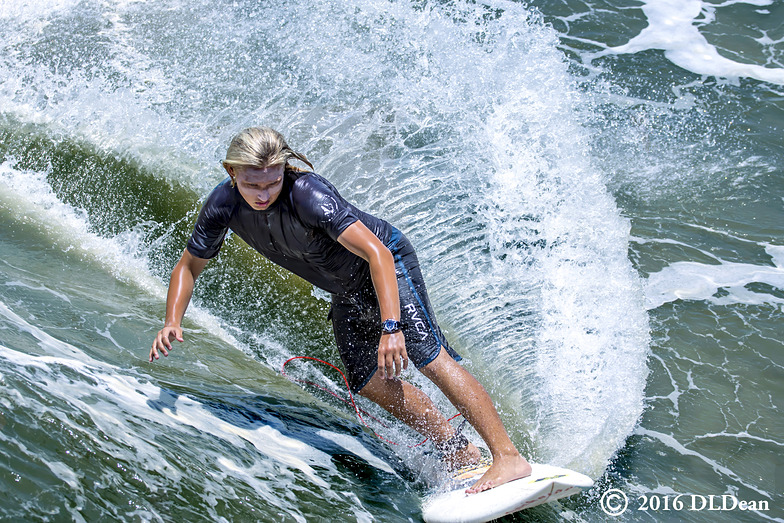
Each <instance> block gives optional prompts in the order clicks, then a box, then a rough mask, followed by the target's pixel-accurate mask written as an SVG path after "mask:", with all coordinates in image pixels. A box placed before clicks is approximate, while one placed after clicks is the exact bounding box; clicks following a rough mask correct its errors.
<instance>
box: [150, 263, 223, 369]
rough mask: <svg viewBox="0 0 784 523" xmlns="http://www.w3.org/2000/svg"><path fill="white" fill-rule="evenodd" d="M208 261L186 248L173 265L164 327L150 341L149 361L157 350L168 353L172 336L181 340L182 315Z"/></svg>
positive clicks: (155, 357) (155, 354)
mask: <svg viewBox="0 0 784 523" xmlns="http://www.w3.org/2000/svg"><path fill="white" fill-rule="evenodd" d="M208 261H209V260H206V259H204V258H197V257H196V256H194V255H192V254H191V253H190V252H188V249H185V251H183V253H182V257H181V258H180V261H178V262H177V265H175V266H174V269H173V270H172V274H171V279H170V280H169V292H168V294H167V296H166V321H165V324H164V327H163V328H162V329H161V330H159V331H158V335H157V336H156V337H155V341H154V342H153V343H152V349H151V350H150V361H151V362H152V361H154V360H157V359H158V358H159V357H160V356H159V355H158V352H159V351H160V352H161V353H162V354H163V355H164V356H168V355H169V351H170V350H171V348H172V345H171V340H172V338H174V339H176V340H177V341H183V338H182V327H180V324H181V323H182V318H183V316H185V309H187V308H188V304H189V303H190V301H191V296H192V295H193V286H194V284H195V282H196V278H198V277H199V274H201V271H202V270H203V269H204V267H205V266H206V265H207V262H208Z"/></svg>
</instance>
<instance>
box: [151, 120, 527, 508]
mask: <svg viewBox="0 0 784 523" xmlns="http://www.w3.org/2000/svg"><path fill="white" fill-rule="evenodd" d="M292 159H296V160H299V161H301V162H303V163H305V164H306V165H307V166H308V167H310V169H311V170H312V169H313V166H312V165H311V163H310V162H309V161H308V160H307V158H305V156H303V155H302V154H299V153H297V152H295V151H293V150H292V149H291V148H290V147H289V146H288V145H287V144H286V142H285V140H284V138H283V136H282V135H281V134H280V133H278V132H277V131H274V130H272V129H269V128H256V127H254V128H249V129H246V130H244V131H242V132H241V133H239V134H238V135H237V136H236V137H235V138H234V139H233V140H232V142H231V144H230V146H229V149H228V151H227V153H226V159H225V160H224V161H223V166H224V168H225V169H226V171H227V172H228V174H229V178H228V179H226V180H225V181H223V182H222V183H221V184H219V185H218V186H217V187H216V188H215V189H214V190H213V191H212V193H210V195H209V197H208V198H207V201H206V202H205V204H204V206H203V207H202V209H201V212H200V214H199V217H198V219H197V221H196V226H195V228H194V232H193V234H192V236H191V238H190V240H189V241H188V244H187V247H186V249H185V250H184V252H183V253H182V257H181V258H180V260H179V262H178V263H177V265H176V266H175V267H174V270H173V271H172V275H171V280H170V283H169V291H168V296H167V301H166V320H165V326H164V327H163V329H161V330H160V331H159V332H158V335H157V336H156V338H155V341H154V342H153V344H152V349H151V350H150V361H151V362H152V361H154V360H156V359H158V358H159V353H161V354H163V355H164V356H168V351H169V350H171V348H172V344H171V341H172V340H173V339H176V340H177V341H183V331H182V327H181V326H180V325H181V322H182V318H183V316H184V315H185V310H186V308H187V306H188V303H189V302H190V299H191V295H192V293H193V288H194V282H195V281H196V278H197V277H198V276H199V274H200V273H201V271H202V270H203V269H204V267H205V266H206V265H207V262H208V261H209V259H210V258H213V257H214V256H215V255H216V254H217V253H218V251H219V250H220V248H221V246H222V244H223V240H224V238H225V236H226V233H227V231H228V229H231V230H232V231H234V232H235V233H236V234H237V235H239V236H240V237H241V238H242V239H243V240H245V241H246V242H247V243H248V244H249V245H250V246H251V247H253V248H255V249H256V250H257V251H259V252H260V253H261V254H263V255H264V256H266V257H267V258H269V259H270V260H271V261H273V262H274V263H277V264H279V265H280V266H282V267H284V268H286V269H288V270H290V271H291V272H293V273H295V274H297V275H299V276H301V277H302V278H304V279H305V280H307V281H309V282H310V283H312V284H313V285H316V286H317V287H320V288H322V289H324V290H326V291H328V292H330V293H331V294H332V308H331V310H330V317H331V319H332V324H333V330H334V334H335V339H336V341H337V345H338V349H339V352H340V356H341V359H342V360H343V364H344V367H345V370H346V374H347V376H348V380H349V384H350V387H351V389H352V392H354V393H359V394H360V395H361V396H364V397H366V398H368V399H370V400H372V401H374V402H376V403H377V404H379V405H380V406H381V407H383V408H384V409H386V410H387V411H389V412H390V413H391V414H393V415H394V416H395V417H397V418H398V419H400V420H402V421H403V422H405V423H407V424H408V425H409V426H411V427H412V428H414V429H415V430H417V431H418V432H420V433H421V434H423V435H424V436H426V437H428V438H430V439H431V440H432V441H433V442H434V444H435V445H436V446H437V448H439V449H440V450H441V451H442V453H443V454H444V456H445V459H446V460H447V462H448V464H449V465H450V466H452V467H461V466H465V465H470V464H473V463H476V462H478V461H479V459H480V454H479V450H478V449H477V448H476V447H475V446H474V445H473V444H471V443H469V442H468V440H467V439H466V437H465V436H463V435H462V434H459V432H457V431H455V429H454V427H452V425H450V424H449V423H448V421H447V420H446V418H445V417H444V416H443V415H442V414H441V413H440V412H439V411H438V409H437V408H436V406H435V405H434V404H433V402H432V401H431V400H430V398H429V397H428V396H427V395H426V394H424V393H423V392H422V391H421V390H420V389H419V388H417V387H415V386H413V385H411V384H410V383H407V382H405V381H402V380H400V379H398V376H399V375H400V373H401V371H402V370H403V369H406V368H407V367H408V362H409V358H410V359H411V361H412V362H413V363H414V365H415V366H416V367H417V368H418V369H419V370H420V371H421V372H422V373H423V374H424V375H425V376H427V377H428V378H429V379H430V380H432V381H433V383H435V384H436V385H437V386H438V387H439V389H441V391H442V392H443V393H444V395H445V396H446V397H447V398H448V399H449V401H451V402H452V404H453V405H454V406H455V408H457V409H458V411H459V412H461V413H462V414H463V416H464V417H465V419H466V420H468V422H469V423H471V425H472V426H473V427H474V428H475V429H476V430H477V432H478V433H479V435H480V436H481V437H482V438H483V439H484V441H485V442H486V443H487V446H488V447H489V449H490V452H491V454H492V457H493V463H492V466H491V467H490V468H489V469H488V470H487V472H486V473H485V474H484V475H483V476H482V477H481V478H480V479H479V480H478V481H477V482H476V483H475V484H474V485H472V486H471V487H470V488H469V489H468V490H467V491H466V492H468V493H475V492H480V491H483V490H487V489H489V488H492V487H495V486H498V485H501V484H503V483H506V482H508V481H511V480H513V479H517V478H521V477H524V476H527V475H529V474H530V473H531V467H530V465H529V464H528V462H527V461H526V460H525V459H524V458H523V457H522V456H521V455H520V454H519V453H518V451H517V449H516V448H515V447H514V445H513V444H512V442H511V440H510V439H509V436H508V435H507V433H506V430H505V429H504V426H503V424H502V422H501V419H500V417H499V416H498V413H497V411H496V409H495V407H494V405H493V403H492V400H491V399H490V396H489V395H488V394H487V392H486V391H485V389H484V388H483V387H482V385H481V384H479V382H478V381H477V380H476V379H475V378H474V377H473V376H472V375H471V374H470V373H469V372H468V371H467V370H465V369H464V368H463V367H462V366H461V365H459V364H458V363H457V361H459V360H460V356H459V355H458V354H457V353H456V352H455V351H454V350H453V349H452V348H451V347H450V346H449V344H448V343H447V342H446V340H445V339H444V337H443V334H442V333H441V330H440V329H439V327H438V325H437V323H436V320H435V316H434V315H433V311H432V308H431V306H430V303H429V300H428V297H427V292H426V290H425V284H424V281H423V280H422V275H421V273H420V270H419V263H418V261H417V258H416V254H415V252H414V249H413V247H412V246H411V244H410V243H409V241H408V240H407V239H406V237H405V236H403V234H401V232H400V231H398V230H397V229H395V228H394V227H393V226H392V225H390V224H389V223H387V222H386V221H384V220H381V219H379V218H376V217H374V216H372V215H370V214H367V213H365V212H362V211H360V210H359V209H357V208H356V207H354V206H353V205H352V204H350V203H348V202H347V201H346V200H344V199H343V198H342V197H341V196H340V194H338V191H337V190H336V189H335V187H333V186H332V185H331V184H330V183H329V182H328V181H327V180H326V179H324V178H322V177H321V176H319V175H317V174H315V173H313V172H309V171H304V170H302V169H299V168H297V167H294V166H291V165H289V161H290V160H292Z"/></svg>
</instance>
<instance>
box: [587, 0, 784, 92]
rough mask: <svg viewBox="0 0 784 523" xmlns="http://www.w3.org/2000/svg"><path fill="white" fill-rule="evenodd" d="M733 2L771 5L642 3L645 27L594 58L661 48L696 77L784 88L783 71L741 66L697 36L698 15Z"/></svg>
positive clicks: (679, 0)
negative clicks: (742, 79)
mask: <svg viewBox="0 0 784 523" xmlns="http://www.w3.org/2000/svg"><path fill="white" fill-rule="evenodd" d="M736 3H745V4H750V5H756V6H766V5H771V4H772V3H773V2H772V0H744V1H741V0H738V1H731V2H725V3H723V4H720V5H718V6H714V5H711V4H708V3H706V2H703V1H701V0H644V2H643V6H642V10H643V12H644V13H645V16H646V18H647V20H648V26H647V27H646V28H645V29H643V30H642V31H641V32H640V34H638V35H637V36H635V37H634V38H632V39H631V40H629V42H627V43H626V44H624V45H620V46H617V47H610V48H608V49H606V50H604V51H601V52H599V53H597V54H595V55H593V58H596V57H599V56H603V55H607V54H633V53H638V52H641V51H645V50H648V49H661V50H663V51H664V55H665V56H666V57H667V59H669V60H670V61H671V62H672V63H674V64H675V65H677V66H679V67H682V68H684V69H686V70H688V71H691V72H693V73H696V74H701V75H705V76H716V77H719V78H740V77H748V78H755V79H757V80H762V81H764V82H770V83H774V84H780V85H784V69H782V68H772V67H763V66H761V65H755V64H744V63H740V62H736V61H734V60H731V59H729V58H726V57H724V56H722V55H721V54H719V52H718V51H717V50H716V47H714V46H713V45H711V44H710V43H708V41H707V40H706V39H705V37H704V36H703V35H702V33H700V30H699V27H698V20H697V19H698V17H699V16H700V15H701V14H703V15H706V16H708V17H709V18H710V13H711V12H712V11H711V10H712V9H715V8H717V7H723V6H726V5H732V4H736Z"/></svg>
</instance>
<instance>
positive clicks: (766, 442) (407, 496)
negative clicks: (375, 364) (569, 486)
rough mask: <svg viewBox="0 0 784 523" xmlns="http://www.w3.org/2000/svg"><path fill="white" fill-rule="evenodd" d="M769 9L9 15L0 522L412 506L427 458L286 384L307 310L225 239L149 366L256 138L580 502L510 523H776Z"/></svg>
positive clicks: (778, 384) (2, 95) (66, 10)
mask: <svg viewBox="0 0 784 523" xmlns="http://www.w3.org/2000/svg"><path fill="white" fill-rule="evenodd" d="M695 6H696V10H695V11H694V13H695V14H694V17H693V19H690V18H687V19H686V22H687V24H686V25H685V26H684V25H677V24H682V23H683V20H682V19H683V17H684V16H685V15H686V14H688V13H690V12H691V11H690V9H692V8H695ZM782 9H784V5H782V4H781V3H780V2H770V3H766V2H765V1H757V2H753V3H751V2H736V3H727V4H726V5H725V4H722V3H719V2H707V1H706V2H691V1H687V2H683V3H681V4H679V5H677V6H676V5H675V4H673V5H670V4H669V3H667V2H664V1H658V2H654V1H649V2H637V1H636V2H605V1H599V0H597V1H590V2H584V1H562V2H549V1H548V2H544V1H542V2H539V1H535V2H530V3H529V4H528V5H522V4H520V3H515V2H499V3H495V2H493V3H472V2H466V3H463V2H413V3H404V2H374V1H370V2H361V3H351V2H349V3H338V2H334V3H330V2H317V3H297V2H290V3H267V4H264V5H260V4H259V5H257V4H256V3H253V2H234V3H222V2H219V3H217V4H213V3H208V2H195V3H194V2H189V3H188V4H187V5H186V4H184V3H181V2H177V1H155V2H148V3H134V2H130V3H128V2H101V3H96V2H90V1H79V2H77V1H73V2H71V1H67V0H62V1H60V2H59V3H54V4H51V3H43V2H42V3H40V4H39V3H25V4H23V3H21V2H7V3H5V4H3V5H2V6H0V34H2V36H3V39H2V44H0V45H1V46H2V52H0V252H1V253H2V256H0V456H2V459H0V491H2V492H3V500H4V501H3V503H0V519H2V520H8V521H95V520H106V519H111V520H122V521H271V520H276V521H277V520H280V521H322V520H324V521H327V520H328V521H420V520H421V519H420V518H421V516H420V509H421V503H422V501H423V499H424V498H425V496H426V495H427V493H428V492H429V489H430V488H431V486H432V485H433V484H434V483H437V482H438V480H439V477H440V475H439V474H440V472H439V466H438V462H437V461H436V460H435V458H434V457H433V455H432V454H431V453H430V452H429V450H430V448H429V447H428V446H427V445H425V446H423V447H418V448H413V449H412V448H408V445H413V444H415V443H416V442H418V441H419V440H420V438H418V437H417V436H416V435H415V434H412V433H411V432H409V431H408V430H407V429H405V428H404V427H401V426H400V425H399V424H398V423H395V422H394V420H391V419H389V418H388V417H386V416H384V415H382V414H381V413H379V412H378V411H377V409H374V408H373V407H372V406H371V405H367V404H364V403H362V404H361V406H362V407H363V408H366V409H369V410H370V411H371V412H372V413H373V414H374V415H376V416H378V417H379V418H381V420H382V423H383V424H379V423H376V422H373V423H372V428H373V429H375V430H379V431H381V433H383V434H384V436H385V437H389V438H391V439H393V440H394V441H396V442H399V443H400V445H397V446H395V445H388V444H385V443H383V442H382V441H381V440H379V439H377V438H376V437H375V436H373V434H372V432H371V431H370V430H368V429H367V428H365V427H363V426H362V424H361V423H360V422H359V420H358V419H357V418H356V415H355V414H354V412H353V410H352V409H351V408H350V407H349V406H347V405H346V404H344V403H343V402H341V401H338V400H336V399H335V398H334V396H332V395H331V394H329V393H327V392H324V391H320V390H318V389H316V388H313V387H308V386H304V387H303V386H302V385H300V384H297V383H293V382H291V381H289V380H287V379H286V378H285V377H283V376H282V375H281V373H280V369H281V366H282V364H283V362H285V361H286V360H287V359H288V358H289V357H291V356H296V355H309V356H315V357H319V358H323V359H326V360H328V361H332V362H335V363H337V362H338V361H339V358H338V355H337V351H336V349H335V347H334V342H333V341H332V333H331V327H330V324H329V323H328V322H327V320H326V314H327V310H328V308H329V303H328V301H326V299H325V296H324V295H323V293H320V292H319V291H317V290H314V289H313V288H312V287H311V286H310V285H308V284H306V283H305V282H303V281H301V280H299V279H298V278H296V277H294V276H291V275H289V274H287V273H285V272H284V271H282V270H281V269H279V268H277V267H275V266H273V265H271V264H270V263H268V262H266V261H265V260H263V259H261V257H260V256H259V255H258V254H256V253H255V252H253V251H252V250H251V249H249V248H248V247H247V246H246V245H245V244H244V243H243V242H242V241H241V240H239V239H238V238H236V237H232V238H231V239H229V240H228V241H227V243H226V245H225V247H224V248H223V250H222V252H221V254H220V256H219V257H218V259H216V260H215V261H213V262H211V263H210V265H209V266H208V267H207V269H206V271H205V272H204V274H203V276H202V277H200V279H199V285H198V287H197V290H196V294H195V297H194V303H193V305H192V307H191V308H190V309H189V311H188V315H187V317H186V322H185V328H186V343H184V344H182V345H178V346H177V347H176V349H175V350H174V351H173V352H172V355H171V356H170V357H169V358H165V359H162V360H160V361H158V362H156V363H155V364H150V363H149V362H147V356H148V352H149V346H150V343H151V342H152V338H153V335H154V333H155V332H156V331H157V330H158V329H159V328H160V325H161V322H162V317H163V314H164V306H165V290H166V282H167V278H168V274H169V271H170V270H171V267H172V266H173V264H174V263H175V262H176V260H177V258H178V256H179V253H180V252H181V251H182V249H183V247H184V244H185V242H186V241H187V238H188V236H189V234H190V229H191V227H192V225H193V222H194V220H195V217H196V214H197V213H198V210H199V208H200V202H201V201H202V200H203V198H204V197H206V194H207V193H208V192H209V190H210V189H211V188H212V187H213V186H214V185H215V184H217V183H218V182H219V181H220V180H221V179H222V177H223V173H222V172H221V169H220V167H219V163H218V160H219V159H220V158H221V156H222V155H223V154H224V151H225V147H226V143H227V142H228V140H229V139H230V137H231V136H232V135H233V134H234V133H235V132H237V131H238V130H239V129H241V128H242V127H244V126H246V125H251V124H266V125H272V126H274V127H277V128H279V129H280V130H281V131H282V132H283V133H284V134H285V135H286V136H287V138H288V140H289V142H290V143H291V144H292V145H294V146H295V148H296V149H298V150H300V151H302V152H304V153H305V154H306V155H307V156H308V157H309V158H310V159H311V160H312V161H313V162H314V164H315V165H316V168H317V170H318V171H319V172H320V173H321V174H323V175H325V176H327V177H328V178H329V179H330V180H332V181H333V183H335V185H336V186H337V187H338V188H339V190H340V191H341V193H342V194H343V195H344V196H346V197H347V198H348V199H350V200H351V201H353V202H355V203H356V204H357V205H358V206H360V207H361V208H363V209H365V210H367V211H369V212H372V213H374V214H377V215H379V216H381V217H383V218H386V219H388V220H390V221H392V222H393V223H394V224H395V225H397V226H398V227H400V228H401V229H403V230H404V231H405V232H406V234H407V236H408V237H410V238H411V239H412V241H413V242H414V244H415V245H416V247H417V250H418V253H419V257H420V260H421V261H422V268H423V272H424V274H425V277H426V279H427V282H428V286H429V290H430V294H431V299H432V301H433V305H434V307H435V309H436V313H437V315H438V317H439V321H440V323H441V326H442V327H443V328H444V330H445V331H446V332H447V335H448V337H449V338H450V341H451V342H452V343H453V344H454V345H455V347H456V348H457V349H458V351H459V352H460V353H461V354H463V355H464V356H465V357H466V361H467V363H466V365H468V366H469V368H470V369H471V371H472V372H474V373H475V374H476V375H477V376H478V377H479V378H480V380H481V381H482V382H483V383H484V384H485V386H486V387H487V389H488V391H489V392H490V393H491V395H492V396H493V398H494V400H495V401H496V404H497V405H498V408H499V411H500V413H501V416H502V418H503V420H504V422H505V424H506V425H507V427H508V428H509V430H510V433H511V434H512V438H513V440H514V442H515V443H516V444H517V445H518V447H520V449H521V450H522V451H523V452H524V453H525V454H526V455H527V456H529V457H530V458H531V459H532V460H534V461H539V462H549V463H553V464H556V465H562V466H567V467H570V468H574V469H576V470H579V471H581V472H584V473H586V474H588V475H590V476H591V477H592V478H594V479H595V480H596V486H595V487H594V488H593V489H591V490H590V491H587V492H586V493H584V494H582V495H579V496H575V497H572V498H569V499H567V500H562V501H561V502H559V503H553V504H549V505H546V506H542V507H537V508H534V509H531V510H527V511H524V512H522V513H519V514H516V515H514V516H509V517H507V518H503V520H504V521H562V520H570V521H575V520H577V521H581V520H582V521H607V520H619V521H651V520H653V521H683V520H687V521H715V520H720V521H758V520H770V519H772V520H782V518H784V508H783V507H784V463H783V461H782V458H781V447H782V445H784V441H782V438H781V434H782V433H784V423H783V422H782V417H781V415H780V413H779V412H780V407H781V403H782V401H783V400H784V390H783V389H784V379H782V378H784V372H783V369H784V356H782V354H784V351H782V338H783V336H782V334H784V332H783V331H782V327H781V325H782V316H784V225H782V224H784V212H782V211H783V209H782V207H783V203H784V202H783V198H784V178H783V177H782V167H781V166H782V165H784V147H782V141H781V128H782V125H784V87H782V84H784V80H783V81H782V82H778V83H777V80H776V78H778V77H777V76H775V75H776V74H779V73H780V71H781V70H782V68H783V66H784V64H782V61H783V60H784V45H782V43H781V42H782V41H784V32H782V31H783V27H782V25H781V22H780V20H781V18H782V15H783V14H784V13H782ZM657 16H659V17H660V18H657ZM690 16H691V15H690ZM661 17H663V18H661ZM657 20H665V21H666V20H669V22H670V23H671V27H677V29H673V30H671V31H670V32H668V30H667V29H666V24H665V26H660V25H657V24H659V22H657ZM679 20H680V21H679ZM662 27H664V29H662ZM684 27H686V28H688V27H696V28H697V29H698V30H699V32H698V33H696V36H694V35H692V36H691V37H692V40H690V41H684V40H678V39H676V38H674V37H675V36H683V35H685V34H687V31H685V30H684ZM646 28H648V29H647V30H648V34H649V35H650V34H652V35H653V36H655V37H656V38H650V39H649V40H646V42H648V43H649V47H648V48H641V49H638V50H633V51H625V50H624V48H623V47H622V46H624V45H625V44H626V43H627V42H629V40H631V39H632V38H634V37H636V36H637V35H640V34H641V33H642V32H643V31H644V30H645V29H646ZM688 34H691V33H688ZM695 38H696V40H695ZM700 38H702V39H703V40H704V41H703V40H700ZM637 41H638V42H639V41H640V40H637ZM651 42H653V43H651ZM703 44H706V45H707V46H708V47H699V46H701V45H703ZM643 47H644V46H643ZM456 49H459V50H460V52H456V51H455V50H456ZM696 49H702V50H703V51H700V52H697V51H694V50H696ZM704 49H708V50H711V49H713V50H715V51H716V52H717V53H718V55H719V56H721V57H723V58H726V59H728V60H730V61H731V63H730V65H729V69H728V68H727V67H728V66H727V63H725V62H721V61H720V60H716V59H713V60H708V59H707V58H705V57H706V56H708V54H706V52H704ZM690 50H692V51H693V52H690ZM687 59H691V60H692V61H691V62H688V64H687ZM733 64H735V65H733ZM686 65H689V67H691V68H692V69H693V70H690V69H689V67H686ZM745 65H751V66H753V67H752V68H750V69H744V68H743V67H742V66H745ZM710 67H714V68H716V71H717V72H716V73H715V74H713V75H712V74H710V73H705V72H704V69H705V68H710ZM720 67H722V68H723V69H721V73H719V72H718V71H719V68H720ZM733 67H734V69H733ZM760 68H765V69H767V70H765V71H763V70H761V69H760ZM694 70H699V71H700V72H697V73H695V72H694ZM727 71H730V72H729V73H728V72H727ZM771 71H773V73H772V74H773V76H772V77H771V76H769V75H770V74H771ZM776 71H779V73H777V72H776ZM733 72H734V73H733ZM730 73H733V74H730ZM287 371H288V367H287ZM292 372H293V373H294V374H295V375H296V376H297V377H303V378H307V379H308V380H311V381H314V382H317V383H319V384H320V385H321V386H323V387H325V388H327V389H328V390H329V391H331V392H333V393H335V394H338V395H343V394H344V392H343V388H342V381H341V379H340V377H339V376H338V375H336V373H333V371H331V370H329V369H327V368H320V367H316V366H303V365H296V366H295V367H292ZM408 379H411V380H412V381H414V382H415V383H417V384H418V385H420V386H422V387H423V388H425V389H426V390H427V391H428V392H430V393H433V395H434V397H435V399H436V402H437V403H438V404H439V406H440V407H441V408H442V409H443V410H444V412H446V413H448V414H451V413H452V410H453V409H452V407H451V406H450V405H448V404H447V403H446V402H445V400H444V399H443V398H442V397H441V396H440V395H438V394H437V393H436V392H435V391H433V389H432V386H430V385H429V384H427V383H426V382H424V381H423V380H422V379H421V377H420V376H418V375H417V374H415V373H410V374H409V376H408ZM471 437H473V438H476V435H475V434H471ZM613 489H615V490H613ZM613 492H614V493H616V494H619V493H620V495H622V496H625V497H626V499H627V500H628V506H627V508H626V510H624V511H623V513H622V514H621V515H619V516H617V517H613V516H610V515H608V514H607V511H608V510H609V511H612V509H613V507H614V506H610V505H608V502H610V501H612V499H619V498H612V499H610V498H609V497H608V493H613ZM722 496H725V497H722ZM725 499H729V500H735V501H738V502H740V501H743V502H745V504H744V507H743V508H744V509H745V508H750V509H751V510H742V509H741V508H739V507H738V506H735V507H734V508H733V507H729V508H732V510H729V509H728V510H716V508H719V509H721V508H724V507H722V506H721V503H722V502H723V501H724V500H725ZM676 500H680V502H682V503H683V505H677V504H676ZM711 501H712V502H713V503H714V505H713V506H710V505H707V504H706V505H704V506H703V502H705V503H708V502H711ZM711 508H714V510H710V509H711Z"/></svg>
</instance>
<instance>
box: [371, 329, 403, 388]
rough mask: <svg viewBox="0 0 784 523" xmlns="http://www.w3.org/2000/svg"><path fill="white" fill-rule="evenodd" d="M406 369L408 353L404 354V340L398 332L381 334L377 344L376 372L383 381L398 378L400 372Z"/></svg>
mask: <svg viewBox="0 0 784 523" xmlns="http://www.w3.org/2000/svg"><path fill="white" fill-rule="evenodd" d="M407 368H408V353H406V338H405V336H403V333H402V332H400V331H398V332H395V333H392V334H382V335H381V341H380V342H379V343H378V372H380V373H381V377H382V378H384V379H392V378H394V377H396V376H400V372H401V370H405V369H407Z"/></svg>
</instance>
